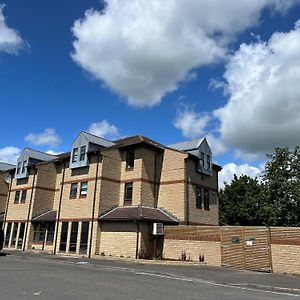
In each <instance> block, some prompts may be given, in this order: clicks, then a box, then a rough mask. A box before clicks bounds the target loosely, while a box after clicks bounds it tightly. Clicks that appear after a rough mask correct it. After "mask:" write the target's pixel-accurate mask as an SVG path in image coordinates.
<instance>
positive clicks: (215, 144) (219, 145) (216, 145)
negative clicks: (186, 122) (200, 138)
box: [205, 133, 228, 155]
mask: <svg viewBox="0 0 300 300" xmlns="http://www.w3.org/2000/svg"><path fill="white" fill-rule="evenodd" d="M205 137H206V139H207V142H208V144H209V146H210V148H211V151H212V153H213V155H221V154H223V153H225V152H227V151H228V148H227V147H226V145H225V144H224V143H223V142H222V141H221V139H220V138H217V137H215V136H214V135H213V134H211V133H208V134H207V135H206V136H205Z"/></svg>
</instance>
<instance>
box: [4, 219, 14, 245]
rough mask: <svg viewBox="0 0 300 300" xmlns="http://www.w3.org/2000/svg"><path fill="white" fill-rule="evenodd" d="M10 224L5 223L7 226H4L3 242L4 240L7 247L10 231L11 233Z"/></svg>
mask: <svg viewBox="0 0 300 300" xmlns="http://www.w3.org/2000/svg"><path fill="white" fill-rule="evenodd" d="M11 225H12V223H7V227H6V235H5V242H4V246H5V247H6V248H7V247H8V245H9V239H10V233H11Z"/></svg>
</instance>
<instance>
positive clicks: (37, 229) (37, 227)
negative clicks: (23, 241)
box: [33, 223, 47, 242]
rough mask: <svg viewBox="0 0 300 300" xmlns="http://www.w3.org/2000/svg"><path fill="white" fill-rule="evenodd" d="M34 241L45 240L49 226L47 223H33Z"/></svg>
mask: <svg viewBox="0 0 300 300" xmlns="http://www.w3.org/2000/svg"><path fill="white" fill-rule="evenodd" d="M33 228H34V234H33V242H44V240H45V234H46V229H47V226H46V224H45V223H35V224H34V225H33Z"/></svg>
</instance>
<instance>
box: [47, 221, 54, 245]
mask: <svg viewBox="0 0 300 300" xmlns="http://www.w3.org/2000/svg"><path fill="white" fill-rule="evenodd" d="M54 231H55V223H54V222H50V223H48V224H47V239H46V241H47V242H50V243H52V242H53V240H54Z"/></svg>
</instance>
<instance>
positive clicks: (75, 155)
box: [72, 148, 78, 162]
mask: <svg viewBox="0 0 300 300" xmlns="http://www.w3.org/2000/svg"><path fill="white" fill-rule="evenodd" d="M77 157H78V148H74V149H73V155H72V162H76V161H77Z"/></svg>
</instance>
